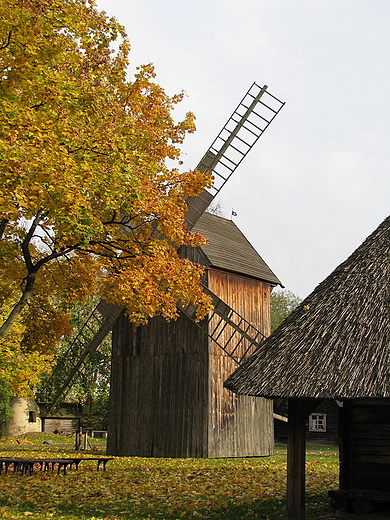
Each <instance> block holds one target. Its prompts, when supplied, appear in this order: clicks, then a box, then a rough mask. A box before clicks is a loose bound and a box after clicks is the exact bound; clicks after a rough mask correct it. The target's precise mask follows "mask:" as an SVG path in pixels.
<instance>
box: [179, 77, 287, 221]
mask: <svg viewBox="0 0 390 520" xmlns="http://www.w3.org/2000/svg"><path fill="white" fill-rule="evenodd" d="M283 106H284V103H283V102H282V101H280V100H279V99H277V98H276V97H274V96H273V95H272V94H270V93H269V92H268V91H267V86H266V85H264V87H260V86H259V85H257V83H253V85H252V86H251V87H250V89H249V90H248V92H247V93H246V94H245V96H244V97H243V99H242V100H241V102H240V103H239V105H238V106H237V108H236V109H235V110H234V112H233V114H232V115H231V116H230V118H229V119H228V121H227V122H226V124H225V126H224V127H223V128H222V130H221V131H220V132H219V134H218V135H217V137H216V138H215V140H214V141H213V143H212V145H211V146H210V148H209V149H208V150H207V152H206V153H205V154H204V156H203V158H202V160H201V161H200V163H199V164H198V166H197V169H198V170H200V171H201V172H205V171H208V170H209V171H211V173H212V174H213V177H214V183H213V186H212V188H210V191H208V190H204V191H203V193H201V194H200V195H198V196H197V197H194V198H193V199H190V200H189V201H188V211H187V214H186V221H187V224H188V227H189V229H191V228H192V227H193V226H194V225H195V224H196V222H197V220H198V219H199V217H200V216H201V215H202V214H203V212H204V211H205V210H206V208H207V207H208V206H209V205H210V204H211V202H212V201H213V199H214V198H215V197H216V196H217V195H218V193H219V192H220V191H221V189H222V188H223V186H224V185H225V184H226V182H227V181H228V180H229V179H230V177H231V176H232V175H233V173H234V172H235V170H236V169H237V167H238V166H239V165H240V163H241V162H242V160H243V159H244V157H245V156H246V155H247V154H248V152H249V151H250V150H251V149H252V147H253V146H254V145H255V143H256V142H257V140H258V139H259V138H260V137H261V136H262V134H263V133H264V131H265V130H266V129H267V128H268V126H269V125H270V124H271V123H272V121H273V119H274V118H275V117H276V116H277V114H278V113H279V112H280V110H281V109H282V108H283Z"/></svg>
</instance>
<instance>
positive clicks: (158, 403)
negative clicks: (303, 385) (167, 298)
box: [40, 83, 284, 457]
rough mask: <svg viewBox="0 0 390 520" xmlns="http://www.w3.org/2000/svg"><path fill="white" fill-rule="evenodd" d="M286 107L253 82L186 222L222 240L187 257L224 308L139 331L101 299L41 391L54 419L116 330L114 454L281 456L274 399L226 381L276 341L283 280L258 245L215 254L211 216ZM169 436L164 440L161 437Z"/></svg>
mask: <svg viewBox="0 0 390 520" xmlns="http://www.w3.org/2000/svg"><path fill="white" fill-rule="evenodd" d="M283 106H284V103H283V102H281V101H280V100H278V99H277V98H275V97H274V96H273V95H272V94H270V93H269V92H268V91H267V86H263V87H260V86H259V85H257V84H256V83H253V85H252V86H251V87H250V89H249V90H248V92H247V93H246V94H245V96H244V97H243V99H242V100H241V102H240V103H239V105H238V106H237V108H236V109H235V110H234V112H233V114H232V115H231V117H230V118H229V119H228V121H227V123H226V124H225V125H224V127H223V128H222V130H221V131H220V133H219V134H218V136H217V137H216V138H215V140H214V141H213V143H212V144H211V146H210V147H209V149H208V150H207V152H206V153H205V154H204V156H203V158H202V160H201V161H200V163H199V164H198V166H197V169H199V170H200V171H202V172H205V171H210V172H211V173H212V175H213V177H214V184H213V186H212V188H211V189H210V190H209V191H208V190H204V191H203V192H202V193H201V194H200V195H198V196H197V197H195V198H192V199H189V200H188V201H187V204H188V211H187V214H186V222H187V226H188V229H193V228H194V227H195V226H197V225H198V226H199V227H198V228H195V229H196V230H198V231H200V232H201V233H204V234H205V235H206V236H210V239H211V238H212V235H213V234H214V237H213V239H212V240H210V245H209V246H205V247H202V248H201V249H192V248H186V250H183V251H182V254H183V255H185V256H187V257H188V258H190V259H191V260H193V261H195V262H198V263H200V264H203V265H204V266H206V268H207V280H206V285H205V292H207V293H208V294H210V296H211V298H212V301H213V305H214V311H213V312H212V313H211V314H210V315H209V317H208V319H207V320H204V321H203V322H201V323H197V322H196V320H195V319H194V318H195V312H196V309H195V307H194V306H193V305H189V306H187V307H185V308H184V307H183V306H182V305H181V304H180V302H178V309H179V311H180V312H181V313H182V316H181V318H180V326H177V325H175V324H174V323H166V322H165V321H164V320H163V319H162V318H154V319H152V320H150V323H148V325H146V326H145V327H135V326H134V325H132V324H131V323H129V322H128V321H127V319H126V318H125V317H124V312H123V311H124V309H123V308H122V307H120V306H117V305H110V304H107V303H106V302H104V301H101V302H100V303H99V304H98V305H97V307H96V308H95V309H94V311H93V312H92V313H91V315H90V316H89V318H88V319H87V321H86V322H85V324H84V325H83V326H82V327H81V329H80V331H79V333H78V334H77V335H76V336H75V339H74V341H73V343H72V345H71V346H70V348H69V349H68V351H67V352H66V353H65V355H64V356H63V357H62V358H61V359H60V360H58V362H57V366H56V367H55V369H54V370H53V373H52V375H51V377H50V378H49V379H48V380H47V381H46V384H45V385H44V387H42V389H41V392H40V401H41V402H46V403H48V405H47V406H46V410H47V412H50V411H51V410H52V409H53V408H54V407H55V406H56V404H57V403H58V402H59V401H60V399H63V397H64V395H66V392H67V391H68V390H69V389H70V388H71V386H72V382H73V380H74V378H75V377H76V376H77V373H78V372H79V371H80V370H82V368H83V364H84V363H85V361H86V360H87V359H88V358H89V356H90V355H92V354H93V353H94V352H95V351H96V349H98V348H99V345H100V344H101V342H102V340H103V339H104V337H105V336H106V335H107V333H108V332H109V331H110V330H111V329H113V328H114V330H113V361H112V367H111V372H112V379H111V387H110V393H111V400H110V414H111V415H110V419H109V423H110V427H109V435H108V451H109V453H111V454H118V455H119V454H121V455H131V454H134V455H135V454H138V455H155V456H202V457H203V456H209V457H212V456H234V455H239V454H241V455H244V454H245V455H260V454H267V453H270V451H271V450H272V445H273V440H272V439H271V437H270V432H271V431H272V424H271V423H272V419H270V410H271V408H270V407H271V403H270V401H266V400H264V401H262V402H260V401H256V403H259V404H255V401H253V400H252V399H250V398H246V397H245V398H236V397H233V396H230V398H227V397H226V392H225V390H223V389H222V383H221V382H222V380H223V379H225V378H226V376H227V375H228V374H229V373H230V372H231V371H232V370H234V368H235V366H236V365H237V364H239V363H240V362H241V361H242V360H243V359H244V358H245V357H246V356H247V355H248V354H249V353H251V352H253V350H254V349H255V348H256V347H257V345H258V344H259V342H260V341H262V340H263V339H264V337H265V336H267V335H268V333H269V307H268V305H269V293H270V291H271V288H272V287H273V286H275V285H276V284H278V283H279V280H278V279H277V278H276V277H275V275H274V274H273V273H272V271H270V269H269V268H268V267H267V266H266V265H265V264H264V262H263V261H262V260H261V258H260V257H259V255H257V253H256V252H255V251H254V250H253V248H251V246H250V248H248V247H247V248H246V255H244V256H245V258H242V257H240V254H237V255H236V257H235V259H234V255H231V254H230V253H231V251H230V253H229V254H227V255H226V254H225V255H220V254H219V255H218V254H217V255H215V251H214V252H213V247H215V245H216V244H217V243H218V240H216V237H215V233H216V230H217V229H220V228H221V226H219V227H218V226H216V220H215V217H213V218H214V220H213V223H212V222H209V220H210V218H211V217H207V216H205V213H204V212H205V210H206V208H207V207H208V206H209V205H210V203H211V202H212V201H213V199H214V198H215V197H216V196H217V195H218V193H219V192H220V190H221V189H222V188H223V186H224V185H225V183H226V182H227V181H228V179H229V178H230V177H231V175H232V174H233V173H234V171H235V170H236V168H237V167H238V166H239V165H240V164H241V162H242V160H243V159H244V158H245V156H246V154H247V153H248V152H249V151H250V150H251V148H252V147H253V146H254V144H255V143H256V142H257V140H258V139H259V138H260V137H261V135H262V134H263V133H264V131H265V130H266V129H267V128H268V126H269V125H270V124H271V122H272V121H273V119H274V118H275V117H276V116H277V114H278V113H279V112H280V110H281V109H282V107H283ZM222 221H224V219H221V221H220V222H222ZM202 223H203V224H202ZM202 226H203V228H202ZM226 226H227V228H226ZM201 228H202V229H201ZM223 230H224V233H226V232H227V231H229V232H230V234H231V235H232V236H235V237H236V239H237V237H238V236H240V240H241V241H242V240H244V242H245V243H246V246H247V241H246V240H245V239H243V237H242V234H241V233H240V232H239V231H238V230H237V228H236V227H235V226H234V224H233V223H230V224H228V225H222V228H221V229H220V231H221V232H222V231H223ZM217 235H218V233H217ZM228 235H229V233H228ZM227 239H229V237H228V236H226V235H225V236H223V239H222V241H219V246H218V247H219V248H220V249H221V248H222V246H223V244H225V245H226V243H227V242H226V240H227ZM240 240H239V242H240ZM244 242H241V246H243V243H244ZM233 243H234V240H233V241H231V242H230V245H231V246H232V245H233ZM213 244H214V245H213ZM244 249H245V248H244ZM239 250H240V247H238V248H237V252H238V251H239ZM249 250H250V251H251V253H250V254H249ZM225 253H226V251H225ZM217 256H218V257H219V260H218V261H217V263H215V259H216V258H217ZM213 259H214V260H213ZM250 259H252V260H250ZM233 260H235V261H233ZM252 261H253V262H254V264H256V266H257V267H255V265H251V262H252ZM213 262H214V263H213ZM219 262H222V263H221V265H218V263H219ZM235 262H236V263H235ZM237 262H238V263H237ZM248 269H249V271H248ZM253 269H254V271H253ZM238 286H240V290H238V289H237V288H238ZM214 289H215V290H217V292H218V294H215V292H213V291H214ZM239 295H240V296H239ZM265 302H267V303H265ZM235 306H237V309H236V308H235ZM256 307H257V308H256ZM240 311H241V312H240ZM218 349H220V350H218ZM217 351H218V355H216V352H217ZM222 394H225V397H221V396H222ZM229 399H230V400H229ZM211 401H213V403H212V404H211ZM264 410H265V411H264ZM263 413H265V416H266V418H267V419H266V420H265V421H264V428H265V430H266V436H265V437H267V439H268V440H267V441H266V442H265V445H264V446H261V442H260V441H259V440H258V439H257V437H259V436H258V434H257V433H255V428H253V424H254V423H253V421H256V420H257V419H258V418H260V417H261V416H262V414H263ZM248 417H249V418H251V419H250V421H249V422H248V423H246V422H245V421H246V420H247V418H248ZM271 418H272V416H271ZM162 431H164V435H163V434H161V435H157V433H156V432H160V433H161V432H162ZM210 432H212V434H210ZM256 436H257V437H256ZM261 437H262V438H263V437H264V436H262V435H261ZM259 438H260V437H259Z"/></svg>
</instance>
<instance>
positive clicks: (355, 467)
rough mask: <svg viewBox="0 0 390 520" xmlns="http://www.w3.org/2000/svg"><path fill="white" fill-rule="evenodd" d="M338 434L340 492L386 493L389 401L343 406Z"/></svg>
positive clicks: (389, 486) (389, 479) (389, 463)
mask: <svg viewBox="0 0 390 520" xmlns="http://www.w3.org/2000/svg"><path fill="white" fill-rule="evenodd" d="M342 431H343V436H342V443H341V446H340V451H341V464H340V488H341V489H353V488H357V489H365V490H376V491H389V489H390V399H361V400H354V401H350V402H345V403H344V406H343V410H342Z"/></svg>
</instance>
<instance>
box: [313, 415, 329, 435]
mask: <svg viewBox="0 0 390 520" xmlns="http://www.w3.org/2000/svg"><path fill="white" fill-rule="evenodd" d="M309 431H311V432H326V414H324V413H312V414H311V415H310V417H309Z"/></svg>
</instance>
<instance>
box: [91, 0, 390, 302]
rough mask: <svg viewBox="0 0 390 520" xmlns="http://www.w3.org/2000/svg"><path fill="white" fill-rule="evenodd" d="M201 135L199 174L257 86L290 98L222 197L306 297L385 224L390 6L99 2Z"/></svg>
mask: <svg viewBox="0 0 390 520" xmlns="http://www.w3.org/2000/svg"><path fill="white" fill-rule="evenodd" d="M97 5H98V8H99V9H102V10H105V11H106V12H107V13H108V14H110V15H114V16H115V17H116V18H117V19H118V20H119V22H121V23H122V24H123V25H124V26H125V27H126V30H127V33H128V35H129V37H130V40H131V43H132V52H131V55H130V56H131V60H132V64H131V70H130V73H133V72H134V70H135V67H136V66H137V65H140V64H142V63H149V62H152V63H154V65H155V69H156V73H157V78H156V79H157V81H158V82H159V83H160V84H161V85H162V86H163V87H164V88H165V90H166V91H167V92H168V93H169V94H174V93H177V92H180V91H181V90H184V91H185V92H186V93H187V97H186V99H185V101H184V102H183V103H182V104H181V105H182V107H181V109H180V111H179V113H178V117H180V115H181V113H185V112H186V111H189V110H190V111H193V112H194V113H195V115H196V118H197V129H198V130H197V132H196V134H195V135H193V136H189V137H188V138H187V140H186V143H185V145H184V148H183V151H184V152H185V153H186V163H185V164H186V166H187V168H193V167H195V166H196V165H197V164H198V162H199V160H200V159H201V158H202V156H203V154H204V152H205V151H206V150H207V148H208V147H209V146H210V144H211V143H212V141H213V140H214V138H215V137H216V135H217V134H218V132H219V130H220V129H221V128H222V126H223V125H224V123H225V122H226V121H227V119H228V118H229V116H230V115H231V113H232V112H233V110H234V109H235V108H236V106H237V104H238V103H239V101H240V100H241V98H242V97H243V96H244V94H245V92H246V91H247V90H248V88H249V87H250V86H251V84H252V83H253V81H256V82H257V83H258V84H260V85H264V84H266V85H268V91H269V92H270V93H271V94H273V95H274V96H276V97H277V98H279V99H281V100H282V101H286V105H285V107H284V108H283V109H282V111H281V112H280V114H279V115H278V116H277V118H276V119H275V120H274V121H273V123H272V124H271V126H270V127H269V128H268V130H267V131H266V132H265V133H264V135H263V136H262V137H261V138H260V140H259V142H258V143H257V144H256V145H255V147H254V148H253V150H252V151H251V152H250V153H249V155H248V156H247V157H246V158H245V160H244V161H243V163H242V164H241V165H240V167H239V169H238V170H237V171H236V173H235V174H234V176H233V177H232V178H231V179H230V180H229V182H228V184H227V185H226V186H225V187H224V189H223V190H222V192H221V194H220V197H219V199H220V200H221V202H222V204H223V210H224V214H225V215H224V216H226V217H227V218H230V216H231V211H232V209H234V211H235V212H236V213H237V217H234V221H235V223H236V224H237V225H238V226H239V228H240V229H241V231H242V232H243V233H244V234H245V236H246V237H247V238H248V239H249V241H250V242H251V243H252V244H253V246H254V247H255V248H256V249H257V251H258V252H259V253H260V254H261V256H262V257H263V258H264V260H265V261H266V262H267V263H268V265H269V266H270V267H271V269H272V270H273V271H274V272H275V274H276V275H277V276H278V277H279V279H280V280H281V281H282V283H283V284H284V286H285V287H286V288H287V289H289V290H291V291H293V292H294V293H295V294H297V295H299V296H300V297H302V298H303V297H305V296H307V294H309V293H310V292H311V291H312V290H313V289H314V287H315V286H316V285H317V284H318V283H319V282H321V281H322V280H323V279H324V278H325V277H326V276H327V275H328V274H329V273H330V272H331V271H332V270H333V269H334V268H335V267H337V265H338V264H340V263H341V262H342V261H343V260H345V259H346V258H347V256H349V255H350V254H351V253H352V252H353V251H354V250H355V249H356V247H358V246H359V245H360V244H361V242H362V241H363V240H364V239H365V238H366V237H367V236H368V235H369V234H370V233H371V232H372V231H374V229H375V228H376V227H377V226H378V225H379V224H380V223H381V222H382V220H383V219H384V218H385V217H387V215H388V213H389V210H388V208H389V200H390V174H389V172H390V125H389V123H390V88H389V87H390V85H389V82H390V30H389V27H390V1H389V0H294V1H293V0H240V1H237V0H192V1H189V0H163V1H162V0H148V1H145V0H98V1H97Z"/></svg>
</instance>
